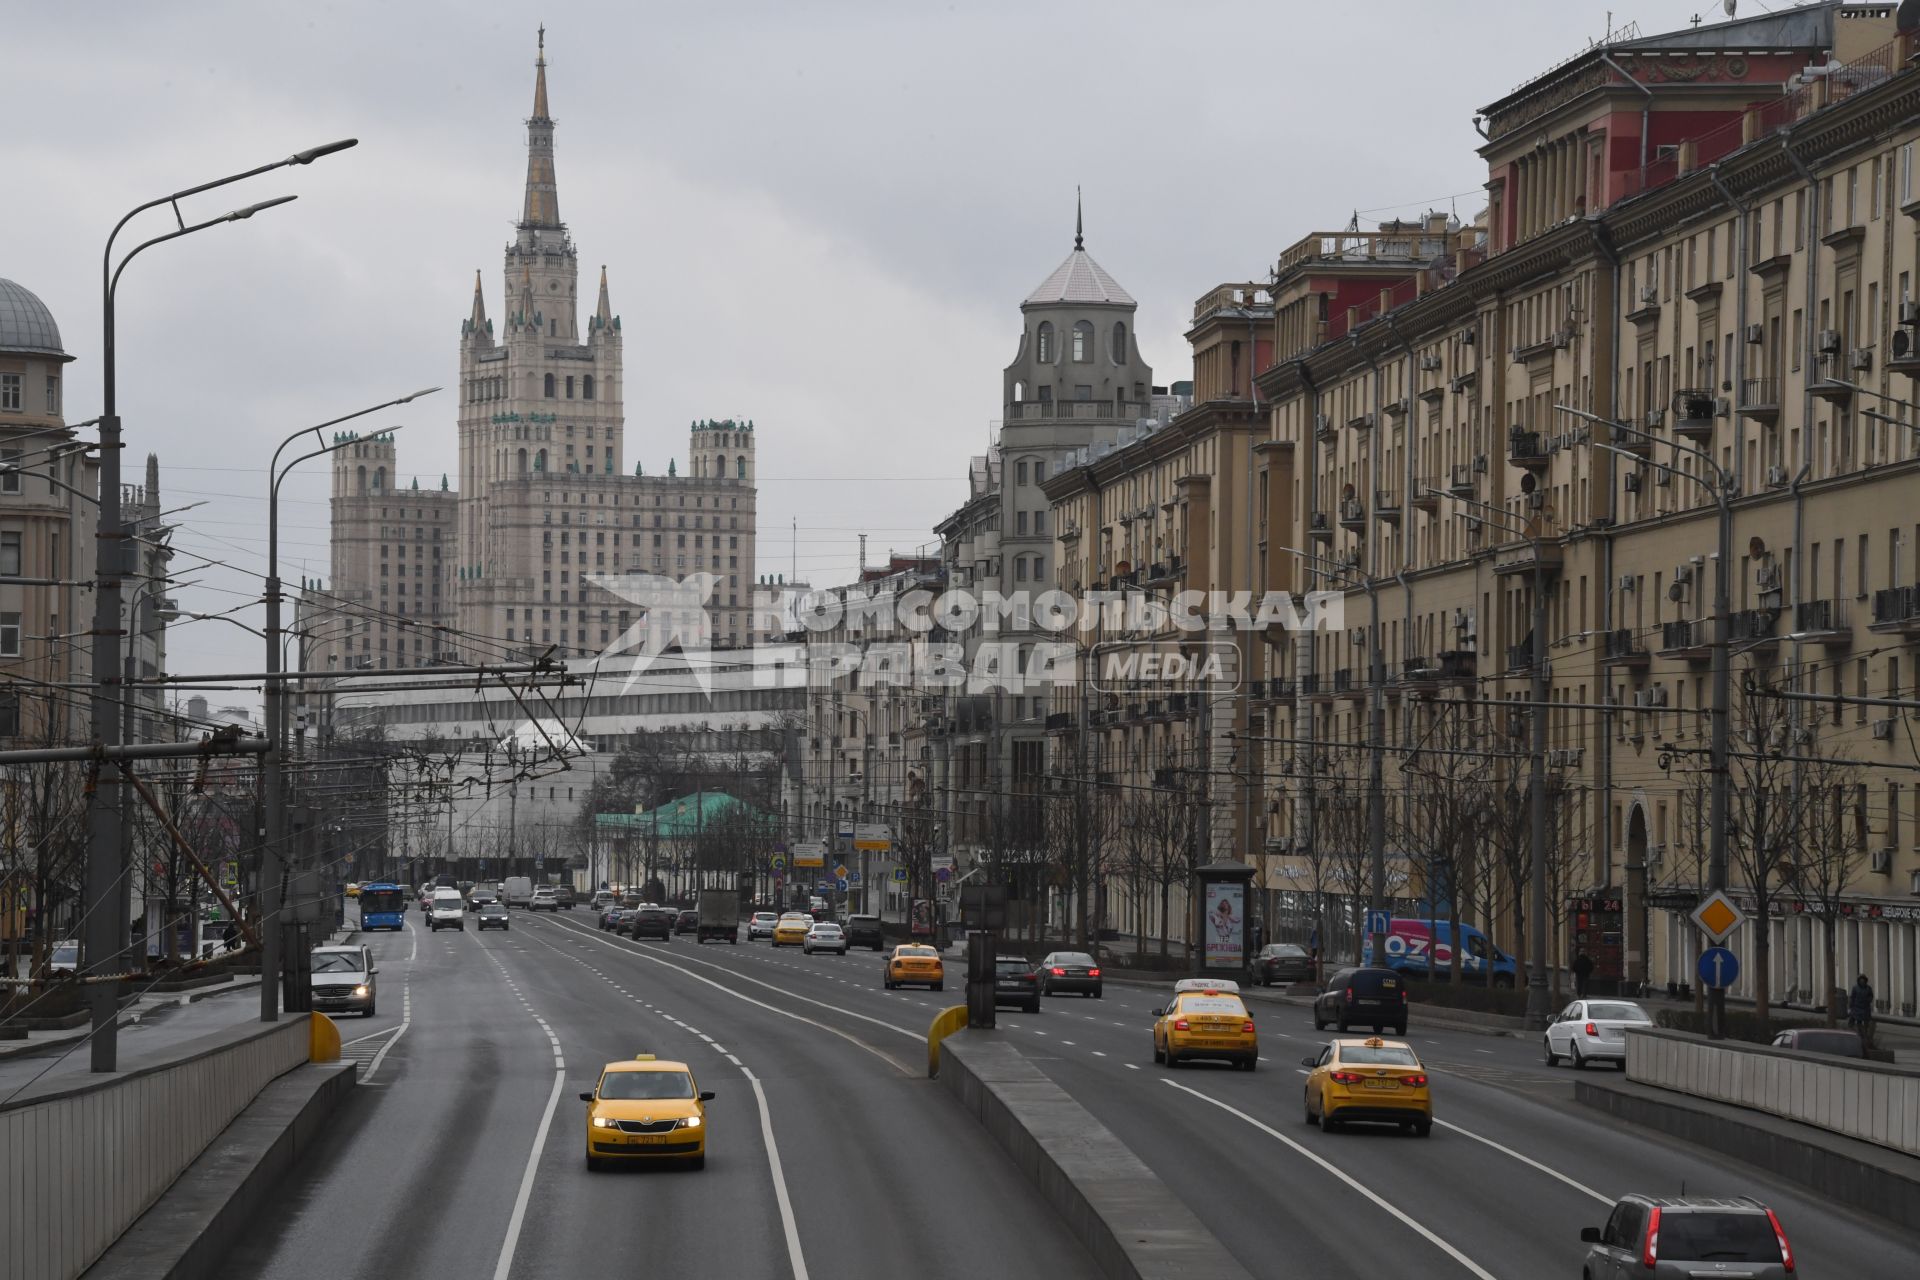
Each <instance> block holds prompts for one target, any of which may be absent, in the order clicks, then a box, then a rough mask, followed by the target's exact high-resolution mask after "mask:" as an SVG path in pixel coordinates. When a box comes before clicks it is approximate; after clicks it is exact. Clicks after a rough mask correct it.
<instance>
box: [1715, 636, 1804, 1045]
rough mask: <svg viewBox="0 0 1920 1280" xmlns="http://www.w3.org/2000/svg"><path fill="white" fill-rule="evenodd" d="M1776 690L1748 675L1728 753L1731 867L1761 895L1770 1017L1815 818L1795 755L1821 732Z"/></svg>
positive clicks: (1759, 965)
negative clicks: (1777, 949) (1777, 924)
mask: <svg viewBox="0 0 1920 1280" xmlns="http://www.w3.org/2000/svg"><path fill="white" fill-rule="evenodd" d="M1772 692H1773V690H1772V687H1771V685H1770V684H1769V683H1768V680H1767V676H1766V673H1763V672H1758V671H1756V672H1750V673H1749V674H1748V676H1747V679H1746V681H1745V682H1744V683H1743V684H1742V687H1741V689H1740V692H1739V693H1738V694H1737V695H1736V696H1735V698H1734V705H1733V707H1732V708H1731V709H1730V714H1731V715H1732V717H1733V721H1734V723H1733V725H1732V726H1731V728H1732V730H1733V739H1734V749H1733V750H1732V752H1731V753H1730V756H1729V760H1728V772H1729V777H1728V793H1729V797H1730V800H1729V803H1728V805H1727V831H1726V841H1727V861H1728V870H1729V872H1730V873H1737V874H1738V875H1739V877H1740V879H1741V881H1742V882H1743V883H1744V884H1745V885H1746V889H1747V892H1748V893H1750V894H1751V895H1752V896H1753V904H1754V916H1753V952H1754V954H1753V1010H1754V1013H1755V1014H1756V1015H1757V1016H1758V1017H1759V1018H1760V1019H1761V1021H1762V1022H1764V1021H1765V1020H1766V1019H1767V1018H1768V1016H1769V1015H1770V1013H1771V1011H1772V998H1773V992H1772V989H1771V976H1772V937H1771V935H1772V932H1773V929H1772V921H1773V917H1774V915H1775V914H1776V912H1777V909H1778V906H1779V902H1780V900H1781V897H1782V895H1783V892H1784V891H1785V889H1786V886H1787V884H1788V882H1789V881H1791V880H1792V878H1793V877H1794V875H1795V873H1796V867H1795V864H1794V858H1795V856H1796V855H1795V850H1796V846H1797V845H1798V844H1799V843H1800V842H1801V841H1802V840H1803V839H1804V838H1805V836H1806V832H1807V827H1808V820H1809V813H1808V804H1809V799H1810V797H1809V794H1808V793H1807V792H1805V791H1803V790H1802V789H1801V787H1800V786H1799V778H1798V777H1797V776H1796V763H1795V761H1794V760H1793V759H1791V757H1793V756H1796V755H1799V754H1801V752H1802V751H1803V749H1805V748H1806V747H1808V746H1810V745H1811V743H1812V738H1813V729H1812V727H1811V726H1807V725H1802V724H1801V723H1800V717H1799V716H1798V715H1797V714H1795V710H1794V707H1795V704H1793V703H1790V702H1788V701H1787V700H1786V699H1784V698H1776V697H1773V696H1772ZM1824 802H1825V801H1824V798H1820V799H1816V800H1815V803H1817V804H1818V803H1824Z"/></svg>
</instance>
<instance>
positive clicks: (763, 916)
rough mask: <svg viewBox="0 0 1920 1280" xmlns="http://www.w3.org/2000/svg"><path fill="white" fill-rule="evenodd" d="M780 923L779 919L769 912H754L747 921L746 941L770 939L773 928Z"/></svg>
mask: <svg viewBox="0 0 1920 1280" xmlns="http://www.w3.org/2000/svg"><path fill="white" fill-rule="evenodd" d="M778 923H780V917H779V916H777V915H775V914H773V912H771V911H756V912H754V913H753V916H752V917H751V918H750V919H749V920H748V921H747V941H748V942H752V941H753V940H754V939H755V938H771V937H772V936H773V926H774V925H776V924H778Z"/></svg>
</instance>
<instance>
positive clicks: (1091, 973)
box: [1087, 969, 1100, 978]
mask: <svg viewBox="0 0 1920 1280" xmlns="http://www.w3.org/2000/svg"><path fill="white" fill-rule="evenodd" d="M1087 976H1088V977H1089V978H1097V977H1099V976H1100V971H1099V970H1098V969H1089V970H1087Z"/></svg>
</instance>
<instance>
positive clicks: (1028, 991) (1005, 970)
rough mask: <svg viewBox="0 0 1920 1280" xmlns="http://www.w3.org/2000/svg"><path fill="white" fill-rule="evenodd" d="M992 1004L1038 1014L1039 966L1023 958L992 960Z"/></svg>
mask: <svg viewBox="0 0 1920 1280" xmlns="http://www.w3.org/2000/svg"><path fill="white" fill-rule="evenodd" d="M993 1002H994V1003H995V1004H1017V1005H1019V1006H1020V1007H1021V1008H1023V1009H1025V1010H1026V1011H1027V1012H1028V1013H1038V1012H1040V966H1038V965H1036V964H1035V963H1034V962H1033V961H1031V960H1029V959H1027V958H1026V957H1025V956H995V957H994V958H993Z"/></svg>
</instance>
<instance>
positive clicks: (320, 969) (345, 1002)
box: [307, 943, 379, 1018]
mask: <svg viewBox="0 0 1920 1280" xmlns="http://www.w3.org/2000/svg"><path fill="white" fill-rule="evenodd" d="M307 972H308V978H307V981H308V983H309V988H310V990H311V991H312V992H313V1007H314V1009H315V1010H317V1011H318V1012H320V1013H357V1014H359V1015H360V1016H361V1017H363V1018H371V1017H372V1016H373V1013H374V1005H375V1003H376V1001H377V999H378V995H379V993H378V992H377V991H376V990H375V989H374V977H373V975H374V974H376V973H378V972H379V969H378V968H377V967H376V966H375V965H374V963H373V952H371V951H369V950H368V949H367V946H366V944H365V943H359V944H355V945H351V946H338V947H315V948H314V949H313V951H312V953H311V954H310V955H309V957H308V965H307Z"/></svg>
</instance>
